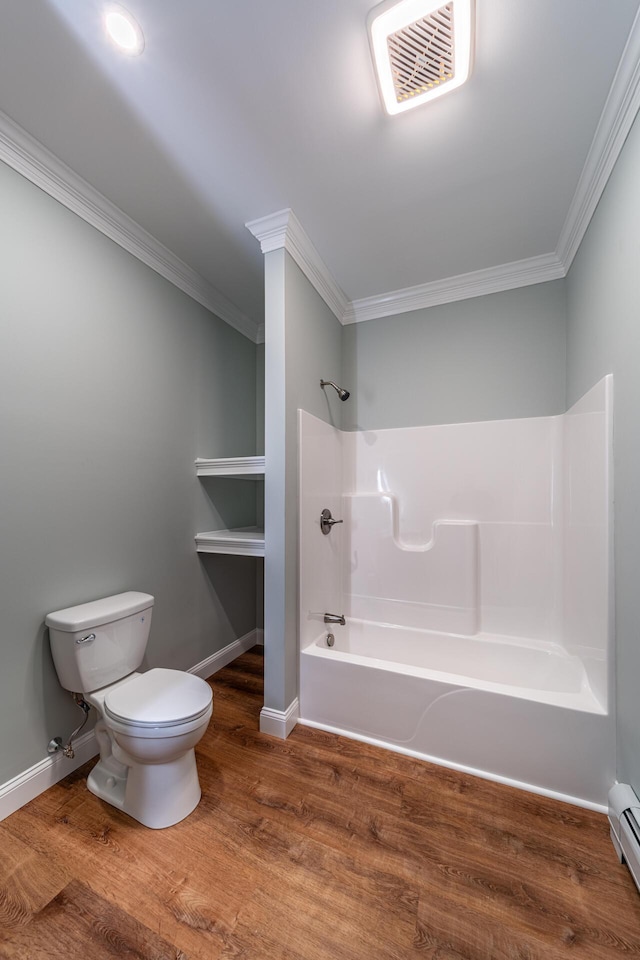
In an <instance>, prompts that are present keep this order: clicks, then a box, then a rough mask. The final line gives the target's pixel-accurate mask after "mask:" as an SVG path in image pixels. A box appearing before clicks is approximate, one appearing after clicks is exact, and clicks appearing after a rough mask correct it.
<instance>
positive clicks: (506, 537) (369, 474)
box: [300, 377, 615, 809]
mask: <svg viewBox="0 0 640 960" xmlns="http://www.w3.org/2000/svg"><path fill="white" fill-rule="evenodd" d="M611 402H612V378H611V377H607V378H605V379H604V380H603V381H601V382H600V383H599V384H597V385H596V387H594V388H593V389H592V390H591V391H589V393H588V394H587V395H586V396H585V397H584V398H583V399H582V400H581V401H580V402H579V403H578V404H576V405H575V407H573V408H572V409H571V410H570V411H569V412H568V414H566V415H564V416H559V417H546V418H534V419H525V420H509V421H492V422H488V423H470V424H454V425H445V426H439V427H417V428H404V429H398V430H381V431H379V432H375V433H374V432H371V431H368V432H360V433H351V434H342V435H341V434H340V432H339V431H336V430H333V428H330V427H327V426H326V424H319V421H317V420H314V418H313V417H310V416H309V415H308V414H305V413H301V415H300V427H301V429H300V451H301V459H300V511H301V512H300V537H301V543H300V556H301V580H300V598H301V607H300V641H301V661H300V713H301V721H300V722H302V723H305V722H309V723H312V724H314V725H320V726H322V727H324V728H327V729H332V730H338V731H339V732H342V733H345V734H346V735H351V736H355V737H357V738H360V739H367V740H370V741H372V742H380V743H382V744H385V745H387V746H389V747H392V748H393V749H397V750H400V751H402V752H407V753H410V754H411V755H417V756H423V757H425V758H427V759H432V760H436V761H438V762H441V763H443V764H445V765H446V764H449V765H452V766H455V767H459V768H461V769H462V768H464V769H470V770H472V771H474V772H477V773H480V774H481V775H483V776H487V777H490V778H493V779H498V780H504V781H507V782H516V783H517V784H520V785H525V786H526V787H527V788H528V789H531V790H534V791H536V790H537V791H540V792H542V793H546V794H551V795H557V796H562V797H563V798H569V799H573V800H574V801H575V802H580V803H584V804H586V805H589V806H594V805H595V806H596V807H597V808H599V809H604V804H605V802H606V796H607V790H608V788H609V787H610V785H611V782H612V781H613V777H614V762H615V750H614V724H613V718H612V711H611V703H612V690H611V685H612V680H611V677H612V647H611V643H612V640H611V637H612V623H611V613H610V610H611V603H610V599H611V596H612V590H611V583H610V577H611V527H610V508H611V499H612V497H611V480H610V475H609V473H610V465H611V436H612V431H611ZM323 443H326V445H327V446H326V447H324V449H325V451H326V452H327V455H326V456H323ZM329 451H331V452H330V454H329ZM340 469H342V490H343V499H342V507H341V509H342V511H343V513H342V514H341V513H338V514H337V515H338V516H343V517H344V519H345V523H344V524H343V525H341V526H339V527H334V529H333V530H332V532H331V534H330V536H329V537H322V534H321V533H320V530H319V523H318V519H317V518H316V516H315V514H316V513H318V515H319V509H317V508H318V507H320V508H321V507H322V506H330V507H331V509H332V512H333V513H334V516H336V509H338V510H339V509H340V508H339V507H338V506H337V504H339V500H337V501H336V486H337V484H338V479H337V477H338V474H339V471H340ZM323 490H324V491H330V492H331V496H332V497H333V498H334V499H333V500H332V502H331V503H329V502H328V503H324V502H323V503H320V501H321V500H323V498H324V499H326V496H327V494H326V493H323ZM327 540H329V541H331V544H330V545H329V544H325V543H322V542H321V541H327ZM329 598H330V600H329ZM329 603H330V604H331V605H330V606H329ZM325 610H329V611H330V612H333V613H345V614H346V616H347V626H346V627H341V626H335V627H331V628H330V629H331V631H332V633H333V634H334V636H335V643H334V645H333V646H332V647H328V646H327V644H326V636H327V630H328V628H327V627H325V625H324V623H323V622H322V613H323V611H325Z"/></svg>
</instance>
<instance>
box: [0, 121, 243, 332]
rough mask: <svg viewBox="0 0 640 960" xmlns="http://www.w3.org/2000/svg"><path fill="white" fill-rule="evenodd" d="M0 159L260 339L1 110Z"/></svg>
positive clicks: (174, 258) (211, 289)
mask: <svg viewBox="0 0 640 960" xmlns="http://www.w3.org/2000/svg"><path fill="white" fill-rule="evenodd" d="M0 160H2V161H4V162H5V163H6V164H7V165H8V166H10V167H12V168H13V169H14V170H15V171H17V173H20V174H21V175H22V176H23V177H26V179H27V180H30V181H31V183H34V184H35V185H36V186H37V187H40V189H41V190H44V192H45V193H48V194H49V196H50V197H53V198H54V200H57V201H58V202H59V203H61V204H62V205H63V206H65V207H67V209H68V210H71V211H72V213H75V214H76V215H77V216H79V217H80V218H81V219H82V220H84V221H86V223H89V224H91V226H92V227H95V228H96V230H99V231H100V233H103V234H104V235H105V236H106V237H109V239H110V240H113V241H114V243H117V244H118V245H119V246H121V247H122V248H123V249H124V250H126V251H127V252H128V253H130V254H132V256H134V257H136V258H137V259H138V260H140V261H142V263H144V264H146V266H148V267H150V268H151V269H152V270H155V272H156V273H159V274H160V276H162V277H164V278H165V280H168V281H169V282H170V283H172V284H173V285H174V286H176V287H178V288H179V289H180V290H182V291H183V292H184V293H186V294H188V296H190V297H192V298H193V299H194V300H197V301H198V303H200V304H202V306H203V307H206V308H207V310H210V311H211V312H212V313H214V314H215V315H216V316H217V317H219V318H220V319H221V320H224V322H225V323H228V324H229V326H231V327H233V328H234V330H237V331H238V332H239V333H241V334H243V335H244V336H245V337H248V338H249V339H250V340H252V341H253V342H254V343H256V342H257V338H258V333H259V328H258V325H257V324H256V323H254V322H253V320H250V319H249V317H247V316H245V314H244V313H242V312H241V311H240V310H238V308H237V307H236V306H235V305H234V304H233V303H231V302H230V301H229V300H227V298H226V297H224V296H223V295H222V294H221V293H219V292H218V291H217V290H216V289H215V287H213V286H212V285H211V284H210V283H209V282H208V281H207V280H205V279H204V277H202V276H201V275H200V274H199V273H196V271H195V270H193V269H192V268H191V267H190V266H188V264H186V263H184V261H182V260H180V258H179V257H177V256H176V255H175V254H174V253H172V252H171V251H170V250H169V249H168V248H167V247H165V246H164V245H163V244H162V243H160V242H159V241H158V240H156V239H155V237H153V236H151V234H150V233H147V231H146V230H144V229H143V228H142V227H141V226H140V225H139V224H138V223H136V222H135V220H132V219H131V218H130V217H128V216H127V215H126V214H125V213H123V211H122V210H120V208H119V207H116V205H115V204H114V203H111V201H110V200H107V198H106V197H105V196H103V195H102V194H101V193H99V192H98V191H97V190H96V189H95V188H94V187H92V186H91V184H89V183H87V181H86V180H83V179H82V177H80V176H78V174H77V173H74V171H73V170H72V169H71V168H70V167H68V166H67V165H66V164H65V163H63V162H62V161H61V160H59V159H58V157H56V156H55V155H54V154H53V153H51V152H50V151H49V150H47V149H46V147H44V146H43V145H42V144H41V143H40V142H39V141H38V140H36V139H35V138H34V137H32V136H31V135H30V134H29V133H27V131H26V130H23V128H22V127H20V126H18V124H17V123H15V122H14V121H13V120H11V119H10V118H9V117H8V116H7V115H6V114H4V113H2V112H1V111H0Z"/></svg>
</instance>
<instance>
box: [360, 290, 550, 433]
mask: <svg viewBox="0 0 640 960" xmlns="http://www.w3.org/2000/svg"><path fill="white" fill-rule="evenodd" d="M565 337H566V327H565V292H564V281H562V280H556V281H552V282H550V283H543V284H537V285H534V286H530V287H521V288H520V289H517V290H508V291H505V292H503V293H495V294H491V295H489V296H485V297H476V298H474V299H471V300H461V301H458V302H457V303H448V304H444V305H442V306H437V307H429V308H428V309H425V310H416V311H413V312H411V313H404V314H400V315H398V316H395V317H385V318H383V319H380V320H368V321H366V322H364V323H355V324H351V325H350V326H347V327H345V328H344V331H343V349H344V356H343V373H342V379H343V381H344V386H345V387H346V388H347V389H349V390H351V391H352V398H351V399H350V400H349V401H348V402H347V403H345V405H344V406H345V410H344V421H343V424H344V429H346V430H357V429H360V430H376V429H382V428H384V427H409V426H417V425H422V424H434V423H463V422H467V421H471V420H497V419H506V418H510V417H537V416H545V415H547V414H556V413H563V412H564V410H565Z"/></svg>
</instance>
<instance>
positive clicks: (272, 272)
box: [264, 250, 345, 710]
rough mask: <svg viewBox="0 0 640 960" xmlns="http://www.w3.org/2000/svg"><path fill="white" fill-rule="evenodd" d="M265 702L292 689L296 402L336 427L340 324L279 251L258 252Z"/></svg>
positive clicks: (287, 698) (286, 698) (283, 700)
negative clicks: (325, 383) (261, 256)
mask: <svg viewBox="0 0 640 960" xmlns="http://www.w3.org/2000/svg"><path fill="white" fill-rule="evenodd" d="M265 328H266V347H265V450H266V464H267V472H266V478H265V538H266V544H267V556H266V558H265V695H264V702H265V706H267V707H271V708H273V709H275V710H285V709H286V708H287V707H288V706H289V705H290V703H291V702H292V700H294V698H295V697H296V696H297V692H298V656H297V635H298V610H297V591H298V580H297V577H298V525H297V501H298V443H297V432H298V419H297V411H298V408H299V407H301V408H303V409H304V410H307V411H308V412H309V413H312V414H313V415H314V416H316V417H320V418H321V419H323V420H326V421H327V422H329V423H333V424H334V425H335V426H338V427H340V426H341V417H342V412H343V409H342V408H344V406H345V404H343V403H341V401H340V400H339V399H338V396H337V394H336V392H335V391H334V390H332V389H329V390H327V391H324V390H322V389H321V387H320V380H321V379H325V380H336V381H339V376H340V366H341V340H342V328H341V326H340V323H339V322H338V320H337V319H336V318H335V317H334V315H333V314H332V313H331V311H330V310H329V308H328V307H327V305H326V304H325V302H324V300H322V298H321V297H320V296H319V294H318V293H317V292H316V290H315V289H314V288H313V286H312V285H311V284H310V283H309V281H308V280H307V278H306V277H305V276H304V275H303V273H302V271H301V270H300V269H299V268H298V266H297V265H296V263H295V262H294V261H293V260H292V259H291V257H290V256H289V254H288V253H286V252H285V251H284V250H275V251H273V252H271V253H267V254H266V256H265Z"/></svg>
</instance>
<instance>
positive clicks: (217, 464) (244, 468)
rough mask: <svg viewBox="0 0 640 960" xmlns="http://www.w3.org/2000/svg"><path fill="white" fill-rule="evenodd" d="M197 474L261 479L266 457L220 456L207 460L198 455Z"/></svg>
mask: <svg viewBox="0 0 640 960" xmlns="http://www.w3.org/2000/svg"><path fill="white" fill-rule="evenodd" d="M196 474H197V475H198V476H199V477H236V478H237V479H239V480H259V479H260V477H263V476H264V457H218V458H217V459H215V460H206V459H203V458H202V457H198V459H197V460H196Z"/></svg>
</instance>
